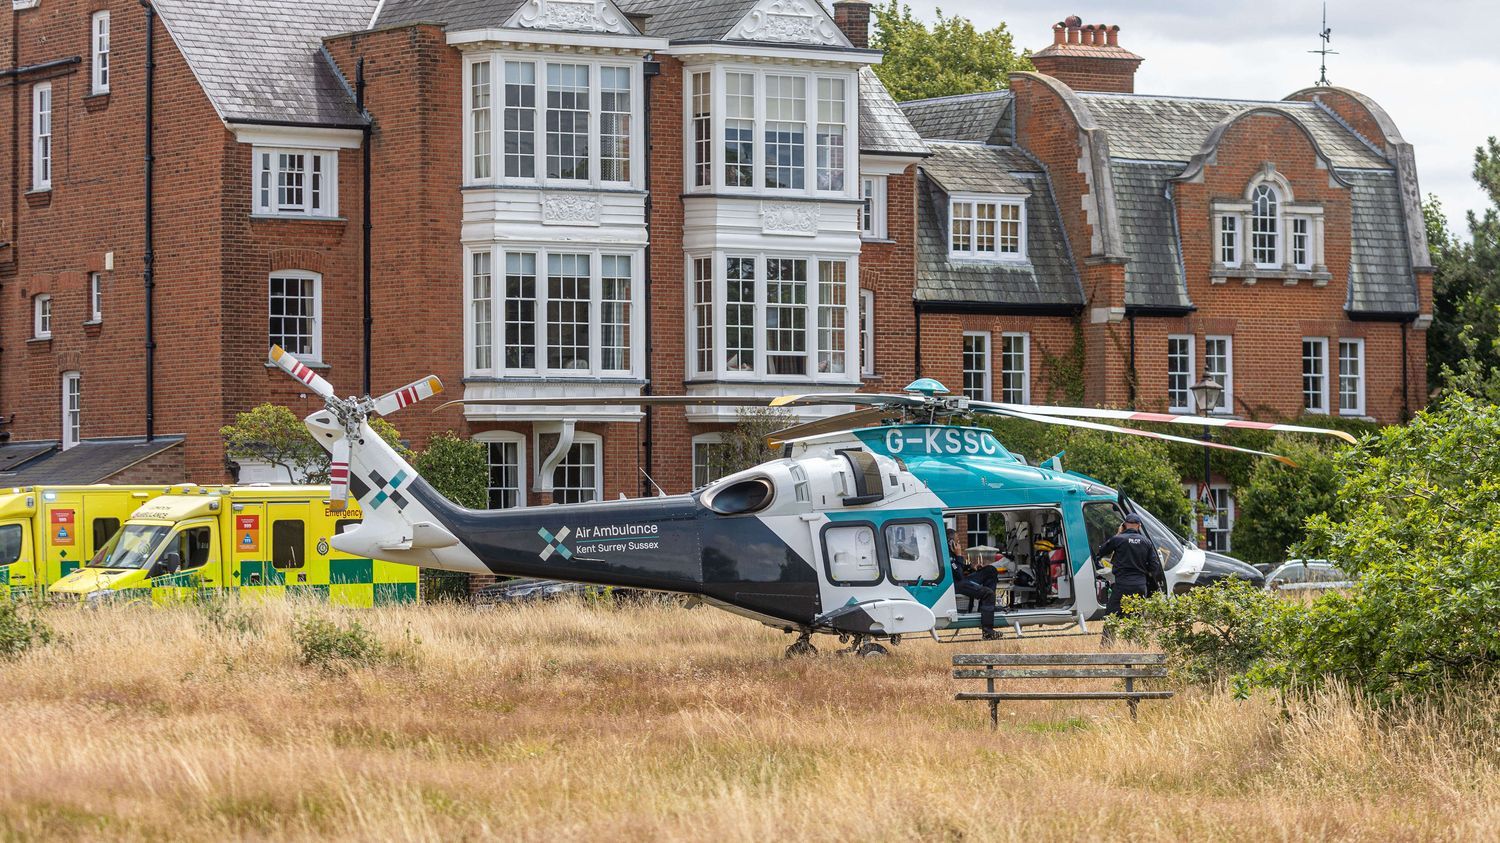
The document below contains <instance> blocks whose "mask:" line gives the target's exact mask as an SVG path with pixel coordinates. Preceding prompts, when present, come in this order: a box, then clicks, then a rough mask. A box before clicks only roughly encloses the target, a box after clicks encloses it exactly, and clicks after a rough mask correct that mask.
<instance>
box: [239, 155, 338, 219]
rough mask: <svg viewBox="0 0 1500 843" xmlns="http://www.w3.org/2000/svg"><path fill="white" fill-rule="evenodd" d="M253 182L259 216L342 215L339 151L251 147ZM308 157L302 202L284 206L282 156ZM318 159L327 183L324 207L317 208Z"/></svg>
mask: <svg viewBox="0 0 1500 843" xmlns="http://www.w3.org/2000/svg"><path fill="white" fill-rule="evenodd" d="M251 155H252V156H253V157H252V158H251V163H252V167H251V170H252V181H251V186H250V190H251V198H252V201H253V207H254V208H255V215H256V216H263V217H290V218H293V219H336V218H337V217H338V215H339V153H338V150H336V149H317V148H308V147H291V146H253V147H251ZM283 155H302V156H305V167H304V168H303V170H302V173H303V183H302V202H301V204H300V205H297V206H288V207H282V205H281V200H280V182H281V156H283ZM314 159H322V163H321V164H320V165H316V166H318V167H319V168H320V169H321V174H322V179H323V184H322V186H321V188H320V190H321V192H322V195H321V198H320V200H319V201H320V205H321V206H320V207H319V208H317V209H314V208H313V206H312V203H313V198H312V197H313V185H312V179H313V169H314V166H315V164H314Z"/></svg>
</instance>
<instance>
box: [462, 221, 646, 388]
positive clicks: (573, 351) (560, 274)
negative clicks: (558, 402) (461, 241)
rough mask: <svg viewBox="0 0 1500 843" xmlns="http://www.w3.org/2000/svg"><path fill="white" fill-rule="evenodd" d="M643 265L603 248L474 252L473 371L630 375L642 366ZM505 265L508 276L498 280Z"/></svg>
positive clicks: (471, 293) (469, 294) (470, 305)
mask: <svg viewBox="0 0 1500 843" xmlns="http://www.w3.org/2000/svg"><path fill="white" fill-rule="evenodd" d="M638 266H639V261H638V259H637V255H635V254H616V253H611V252H608V251H603V252H601V251H598V250H576V249H565V248H549V247H538V248H518V249H515V250H503V251H502V250H501V249H498V248H493V249H492V248H479V249H474V250H472V251H471V252H470V254H469V261H468V276H469V277H468V284H467V285H466V292H467V299H468V301H467V305H468V310H469V313H470V320H469V326H468V333H469V337H468V340H467V345H468V348H469V360H470V363H471V373H476V374H481V375H483V374H493V375H494V376H496V377H504V376H512V375H519V376H539V375H554V376H579V377H628V376H631V375H632V373H635V372H637V370H638V369H639V365H638V362H637V358H638V357H639V354H638V349H637V348H636V345H637V343H636V342H635V338H636V336H637V335H638V333H639V326H638V324H637V320H638V319H639V314H638V312H637V311H638V307H637V296H638V295H639V286H640V285H639V283H638V282H637V280H636V272H637V270H638ZM501 267H503V270H504V276H503V278H494V277H493V275H492V273H493V272H499V271H500V268H501ZM495 349H499V350H500V353H499V354H498V355H497V354H495V352H494V350H495Z"/></svg>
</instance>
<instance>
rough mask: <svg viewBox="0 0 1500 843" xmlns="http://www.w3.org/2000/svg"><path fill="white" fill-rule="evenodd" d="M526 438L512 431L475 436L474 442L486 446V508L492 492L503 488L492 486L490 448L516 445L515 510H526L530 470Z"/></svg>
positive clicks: (497, 431) (490, 432)
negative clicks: (527, 482)
mask: <svg viewBox="0 0 1500 843" xmlns="http://www.w3.org/2000/svg"><path fill="white" fill-rule="evenodd" d="M526 438H527V437H526V436H525V434H521V433H516V432H514V431H510V430H487V431H484V432H483V433H476V434H474V441H475V442H478V443H480V444H481V445H483V446H484V466H485V478H484V486H485V496H486V497H485V505H486V506H488V505H489V497H488V496H489V493H490V491H491V490H493V489H497V488H501V487H498V486H491V485H490V475H489V471H490V465H491V463H490V446H491V445H500V444H508V445H515V446H516V505H515V506H514V507H513V508H514V509H525V508H526V494H527V486H526V480H527V472H528V471H529V470H530V469H529V468H528V466H527V464H526V453H527V448H526V445H527V442H526Z"/></svg>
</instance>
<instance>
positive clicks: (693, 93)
mask: <svg viewBox="0 0 1500 843" xmlns="http://www.w3.org/2000/svg"><path fill="white" fill-rule="evenodd" d="M687 76H688V78H687V81H686V82H685V85H686V88H685V91H684V97H685V99H686V102H687V103H688V108H687V109H686V111H687V114H686V118H685V121H686V126H685V131H686V144H687V148H688V149H689V150H691V161H692V164H691V166H690V167H689V168H688V174H687V177H686V182H687V188H688V189H689V190H694V189H701V190H712V189H715V188H728V189H739V190H754V189H757V188H758V189H759V190H765V191H782V192H794V193H803V194H808V193H839V194H844V195H848V193H849V189H850V183H851V178H850V175H849V170H850V161H849V143H850V138H851V137H852V136H853V135H854V127H853V119H854V118H853V112H854V109H853V107H852V102H851V98H852V97H853V88H854V76H853V74H852V73H822V74H819V73H810V72H802V71H794V70H791V69H780V68H778V69H776V70H756V69H751V68H739V67H728V68H726V67H723V66H716V67H712V68H705V69H702V70H695V71H693V72H691V73H689V74H688V75H687ZM713 138H717V139H718V143H717V144H715V143H714V142H713V141H712V140H711V139H713ZM714 155H718V156H722V160H719V161H715V160H713V156H714Z"/></svg>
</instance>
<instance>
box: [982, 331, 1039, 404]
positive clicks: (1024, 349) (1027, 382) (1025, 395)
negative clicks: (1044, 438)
mask: <svg viewBox="0 0 1500 843" xmlns="http://www.w3.org/2000/svg"><path fill="white" fill-rule="evenodd" d="M1011 340H1020V341H1021V369H1020V371H1019V374H1020V375H1021V394H1020V396H1019V400H1012V399H1011V398H1010V397H1009V396H1007V395H1006V393H1007V389H1006V386H1005V376H1006V375H1008V374H1012V373H1015V370H1012V369H1007V368H1006V367H1005V362H1006V361H1005V358H1006V355H1007V350H1006V345H1007V344H1008V343H1009V342H1010V341H1011ZM999 360H1000V400H1001V401H1002V402H1005V403H1008V404H1030V403H1031V334H1030V333H1028V332H1025V331H1005V332H1003V333H1001V334H1000V354H999ZM991 365H993V364H991Z"/></svg>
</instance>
